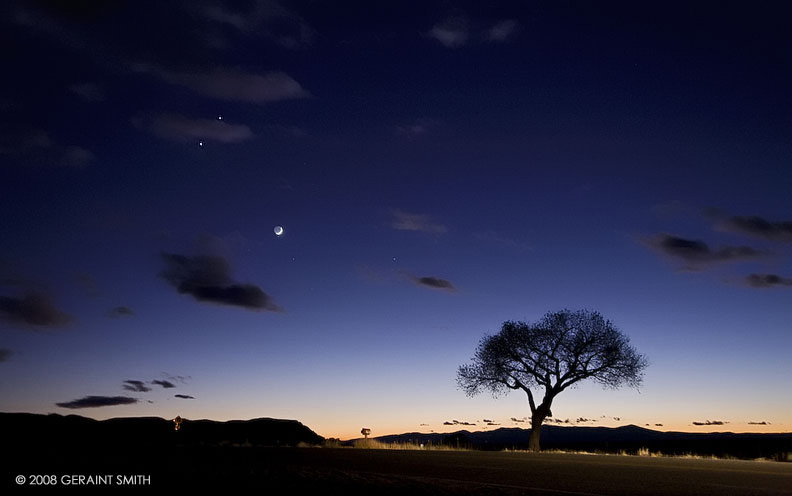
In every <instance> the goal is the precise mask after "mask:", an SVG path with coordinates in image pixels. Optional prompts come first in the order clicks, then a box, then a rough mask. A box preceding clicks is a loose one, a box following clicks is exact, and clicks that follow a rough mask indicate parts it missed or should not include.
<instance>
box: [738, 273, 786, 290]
mask: <svg viewBox="0 0 792 496" xmlns="http://www.w3.org/2000/svg"><path fill="white" fill-rule="evenodd" d="M745 283H746V284H747V285H748V286H750V287H752V288H778V287H784V286H792V278H790V277H782V276H779V275H776V274H750V275H748V276H746V277H745Z"/></svg>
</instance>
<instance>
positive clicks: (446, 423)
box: [443, 420, 476, 426]
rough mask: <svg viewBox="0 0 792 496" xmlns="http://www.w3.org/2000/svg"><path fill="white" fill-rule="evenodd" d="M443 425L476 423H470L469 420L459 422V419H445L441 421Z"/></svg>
mask: <svg viewBox="0 0 792 496" xmlns="http://www.w3.org/2000/svg"><path fill="white" fill-rule="evenodd" d="M443 425H468V426H470V425H476V424H474V423H471V422H460V421H459V420H447V421H445V422H443Z"/></svg>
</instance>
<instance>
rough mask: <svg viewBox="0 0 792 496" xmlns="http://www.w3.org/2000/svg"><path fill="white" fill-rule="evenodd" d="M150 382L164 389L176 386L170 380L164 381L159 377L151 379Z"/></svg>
mask: <svg viewBox="0 0 792 496" xmlns="http://www.w3.org/2000/svg"><path fill="white" fill-rule="evenodd" d="M151 383H152V384H155V385H157V386H162V387H163V388H164V389H171V388H175V387H176V384H174V383H172V382H171V381H166V380H161V379H155V380H153V381H151Z"/></svg>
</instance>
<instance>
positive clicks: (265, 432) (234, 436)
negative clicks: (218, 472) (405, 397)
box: [0, 413, 324, 447]
mask: <svg viewBox="0 0 792 496" xmlns="http://www.w3.org/2000/svg"><path fill="white" fill-rule="evenodd" d="M174 426H175V424H174V422H173V421H171V420H166V419H162V418H158V417H119V418H112V419H107V420H94V419H90V418H87V417H81V416H79V415H66V416H63V415H58V414H49V415H40V414H32V413H0V439H2V440H3V443H4V444H6V445H14V444H17V445H20V446H21V445H26V446H30V445H35V444H38V445H41V446H42V447H47V446H53V445H69V444H72V445H86V444H89V445H97V446H101V445H107V444H124V445H131V446H150V447H156V446H162V445H179V446H186V445H193V444H195V445H229V446H233V445H246V446H297V445H300V444H309V445H316V444H321V443H322V442H323V441H324V438H323V437H322V436H320V435H318V434H316V433H315V432H314V431H312V430H311V429H309V428H308V427H306V426H304V425H303V424H301V423H300V422H298V421H296V420H281V419H272V418H258V419H252V420H230V421H226V422H218V421H213V420H184V421H183V422H182V423H181V427H180V429H179V430H178V431H177V430H175V429H174Z"/></svg>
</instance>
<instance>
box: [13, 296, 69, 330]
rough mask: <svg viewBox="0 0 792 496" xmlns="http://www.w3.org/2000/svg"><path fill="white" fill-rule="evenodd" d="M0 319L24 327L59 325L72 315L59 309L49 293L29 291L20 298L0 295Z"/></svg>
mask: <svg viewBox="0 0 792 496" xmlns="http://www.w3.org/2000/svg"><path fill="white" fill-rule="evenodd" d="M0 319H3V320H5V321H7V322H9V323H11V324H12V325H19V326H24V327H28V326H36V327H61V326H64V325H66V324H68V323H69V322H71V321H72V316H71V315H69V314H67V313H65V312H62V311H61V310H59V309H58V308H57V307H56V306H55V304H54V303H53V301H52V299H51V298H50V297H49V295H46V294H44V293H39V292H30V293H28V294H26V295H25V296H23V297H22V298H13V297H9V296H0Z"/></svg>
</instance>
